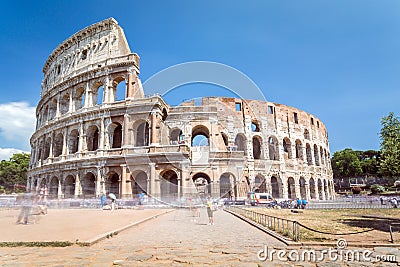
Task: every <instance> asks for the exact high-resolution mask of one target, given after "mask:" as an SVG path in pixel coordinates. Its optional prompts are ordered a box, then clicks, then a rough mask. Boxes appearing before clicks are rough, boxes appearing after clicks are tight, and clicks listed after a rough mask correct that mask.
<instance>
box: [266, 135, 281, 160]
mask: <svg viewBox="0 0 400 267" xmlns="http://www.w3.org/2000/svg"><path fill="white" fill-rule="evenodd" d="M268 149H269V159H270V160H279V145H278V139H276V137H275V136H271V137H270V138H269V139H268Z"/></svg>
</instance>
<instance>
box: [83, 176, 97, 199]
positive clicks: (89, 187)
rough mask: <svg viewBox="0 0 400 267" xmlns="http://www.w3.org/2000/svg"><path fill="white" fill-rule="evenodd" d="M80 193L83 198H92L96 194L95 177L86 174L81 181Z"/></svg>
mask: <svg viewBox="0 0 400 267" xmlns="http://www.w3.org/2000/svg"><path fill="white" fill-rule="evenodd" d="M81 186H82V193H83V195H84V196H85V197H91V196H94V195H95V193H96V177H95V176H94V174H93V173H91V172H88V173H87V174H86V175H85V177H83V179H82V181H81Z"/></svg>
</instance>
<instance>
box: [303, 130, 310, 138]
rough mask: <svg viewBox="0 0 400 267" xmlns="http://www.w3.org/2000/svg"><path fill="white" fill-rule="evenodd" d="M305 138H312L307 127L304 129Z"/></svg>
mask: <svg viewBox="0 0 400 267" xmlns="http://www.w3.org/2000/svg"><path fill="white" fill-rule="evenodd" d="M304 139H306V140H311V138H310V132H309V131H308V130H307V129H304Z"/></svg>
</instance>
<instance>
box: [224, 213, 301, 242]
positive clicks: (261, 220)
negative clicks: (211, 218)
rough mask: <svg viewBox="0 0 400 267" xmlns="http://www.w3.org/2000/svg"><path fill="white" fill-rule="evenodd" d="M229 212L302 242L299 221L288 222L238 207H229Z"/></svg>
mask: <svg viewBox="0 0 400 267" xmlns="http://www.w3.org/2000/svg"><path fill="white" fill-rule="evenodd" d="M226 209H228V210H229V211H231V212H233V213H236V214H238V215H241V216H243V217H245V218H247V219H249V220H252V221H253V222H255V223H257V224H259V225H261V226H263V227H265V228H268V229H269V230H272V231H274V232H276V233H279V234H281V235H282V236H284V237H287V238H289V239H292V240H293V241H299V240H300V225H299V224H298V222H297V221H293V220H287V219H283V218H278V217H275V216H270V215H267V214H264V213H260V212H257V211H254V210H249V209H243V208H240V207H237V206H230V207H227V208H226Z"/></svg>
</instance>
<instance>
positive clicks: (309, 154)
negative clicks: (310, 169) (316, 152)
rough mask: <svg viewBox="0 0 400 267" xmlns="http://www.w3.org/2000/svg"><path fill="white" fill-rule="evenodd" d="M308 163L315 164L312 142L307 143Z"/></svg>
mask: <svg viewBox="0 0 400 267" xmlns="http://www.w3.org/2000/svg"><path fill="white" fill-rule="evenodd" d="M306 154H307V164H308V165H313V160H312V152H311V146H310V144H306Z"/></svg>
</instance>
